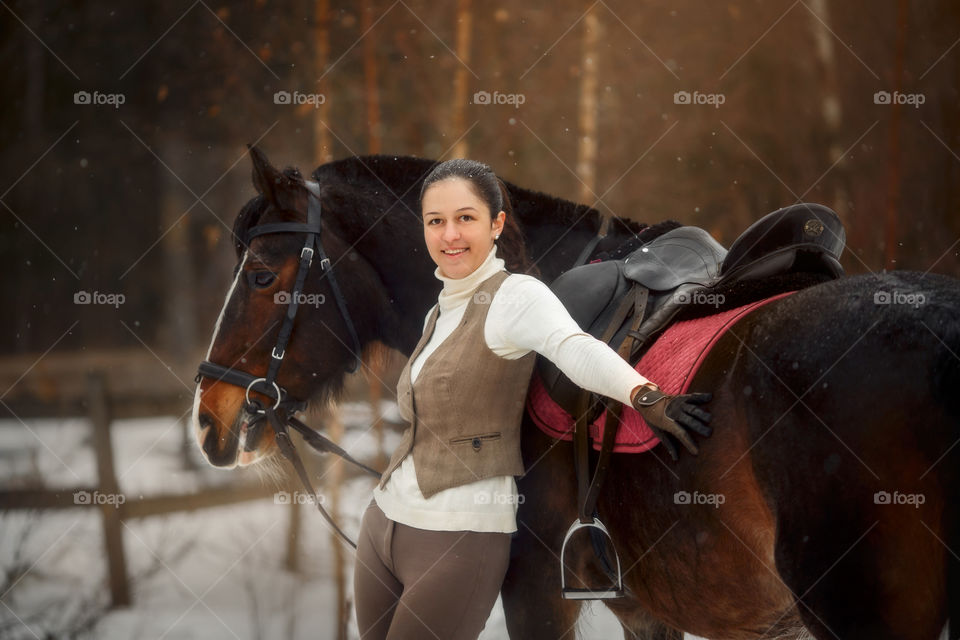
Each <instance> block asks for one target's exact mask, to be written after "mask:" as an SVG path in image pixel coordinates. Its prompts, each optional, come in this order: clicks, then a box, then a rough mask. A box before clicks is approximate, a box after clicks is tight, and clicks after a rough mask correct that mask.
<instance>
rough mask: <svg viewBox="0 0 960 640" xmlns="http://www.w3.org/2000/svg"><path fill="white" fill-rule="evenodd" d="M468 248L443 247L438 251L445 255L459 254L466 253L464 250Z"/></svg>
mask: <svg viewBox="0 0 960 640" xmlns="http://www.w3.org/2000/svg"><path fill="white" fill-rule="evenodd" d="M469 250H470V249H469V248H467V249H443V250H441V251H440V253H442V254H443V255H446V256H459V255H460V254H462V253H466V252H467V251H469Z"/></svg>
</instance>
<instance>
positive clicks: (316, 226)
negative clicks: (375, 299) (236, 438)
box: [194, 186, 380, 548]
mask: <svg viewBox="0 0 960 640" xmlns="http://www.w3.org/2000/svg"><path fill="white" fill-rule="evenodd" d="M307 191H308V193H309V195H308V197H307V198H308V205H307V222H306V223H305V224H304V223H301V222H272V223H266V224H260V225H257V226H255V227H251V228H250V229H249V230H248V231H247V233H246V236H245V237H244V238H243V239H242V240H243V243H244V246H246V247H248V248H249V246H250V242H251V240H253V239H254V238H256V237H257V236H262V235H267V234H272V233H305V234H306V235H307V239H306V242H305V243H304V245H303V248H302V249H301V250H300V265H299V267H298V268H297V278H296V280H295V283H294V285H293V291H292V292H291V294H290V302H289V305H288V306H287V315H286V316H285V317H284V319H283V324H282V325H280V333H279V334H278V335H277V342H276V344H275V345H274V347H273V351H271V352H270V365H269V366H268V368H267V375H266V376H265V377H258V376H254V375H251V374H249V373H247V372H246V371H240V370H238V369H233V368H231V367H225V366H223V365H219V364H215V363H213V362H210V361H209V360H204V361H203V362H201V363H200V367H199V369H198V372H197V376H196V378H195V379H194V380H195V382H197V383H199V382H200V380H201V379H202V378H210V379H211V380H215V381H217V382H225V383H227V384H232V385H234V386H237V387H240V388H242V389H245V390H246V393H245V396H244V397H245V398H246V401H245V403H244V411H246V412H247V413H248V414H250V415H251V416H253V418H252V419H251V420H250V423H249V424H248V426H247V430H248V438H249V437H250V435H251V434H252V432H253V429H255V428H256V427H261V426H262V425H263V422H264V420H265V419H266V420H267V421H269V422H270V425H271V426H272V427H273V431H274V434H275V439H276V442H277V446H278V447H279V448H280V452H281V453H282V454H283V456H284V457H285V458H286V459H287V460H289V461H290V463H291V464H292V465H293V468H294V469H295V470H296V472H297V475H298V476H299V477H300V481H301V482H302V483H303V485H304V487H306V488H307V490H308V491H309V493H310V499H311V500H312V501H313V503H314V504H316V505H317V509H319V510H320V513H321V515H323V517H324V519H326V521H327V522H328V523H329V524H330V526H331V527H333V529H334V531H335V532H336V533H337V534H338V535H339V536H340V537H341V538H343V539H344V540H345V541H346V542H347V543H348V544H349V545H350V546H352V547H353V548H356V547H357V545H356V544H355V543H354V542H353V541H352V540H351V539H350V538H348V537H347V535H346V534H345V533H344V532H343V531H342V530H341V529H340V527H338V526H337V525H336V523H335V522H334V521H333V519H332V518H331V517H330V514H328V513H327V511H326V510H325V509H324V508H323V505H322V504H320V501H319V500H317V492H316V491H315V490H314V488H313V485H312V484H311V483H310V478H309V476H308V475H307V471H306V469H305V468H304V466H303V462H302V461H301V460H300V456H299V454H297V450H296V448H295V447H294V446H293V441H292V440H290V434H289V432H288V431H287V427H288V426H289V427H291V428H293V429H294V430H295V431H297V432H298V433H300V435H301V436H303V439H304V441H305V442H307V444H309V445H310V446H311V447H313V448H314V449H316V450H317V451H320V452H326V453H333V454H335V455H337V456H340V457H341V458H343V459H344V460H346V461H347V462H351V463H353V464H355V465H357V466H358V467H360V468H362V469H364V470H365V471H367V472H368V473H370V474H372V475H373V476H375V477H377V478H379V477H380V473H379V472H377V471H375V470H374V469H371V468H370V467H368V466H366V465H365V464H363V463H361V462H359V461H358V460H356V459H354V458H353V457H352V456H351V455H350V454H348V453H347V452H346V451H344V450H343V449H341V448H340V447H339V446H337V445H336V444H334V443H333V442H332V441H330V440H328V439H327V438H325V437H324V436H322V435H320V434H319V433H317V432H316V431H314V430H313V429H311V428H310V427H308V426H307V425H305V424H304V423H303V422H301V421H300V420H298V419H297V418H296V417H294V415H293V414H294V413H296V412H297V411H301V410H303V409H304V408H305V407H306V405H307V403H306V401H305V400H294V399H292V398H291V397H290V394H288V393H287V390H286V389H284V388H283V387H281V386H280V385H279V384H278V383H277V373H278V372H279V371H280V365H281V364H282V363H283V356H284V355H285V353H286V349H287V343H288V342H289V341H290V334H291V333H292V332H293V321H294V318H296V316H297V310H298V309H299V307H300V298H301V294H302V291H303V285H304V282H305V281H306V279H307V273H308V272H309V271H310V267H311V266H312V265H313V261H314V256H315V255H316V256H317V257H318V258H319V264H320V269H321V270H322V272H323V275H322V276H321V277H326V279H327V281H328V282H329V283H330V289H331V290H332V291H333V298H334V300H335V301H336V303H337V308H338V309H339V311H340V315H341V317H342V318H343V320H344V323H345V324H346V325H347V330H348V331H349V332H350V337H351V338H352V339H353V346H354V350H353V356H354V361H353V364H352V365H351V367H350V369H349V370H348V372H349V373H353V372H354V371H356V370H357V368H358V367H359V366H360V339H359V338H358V337H357V331H356V329H355V328H354V326H353V321H352V320H351V319H350V313H349V312H348V311H347V304H346V302H345V301H344V299H343V294H342V293H341V292H340V287H339V286H338V285H337V280H336V278H334V276H333V267H332V265H331V264H330V259H329V258H327V256H326V254H324V252H323V245H321V244H320V233H321V227H320V213H321V208H320V196H319V194H318V193H316V192H315V191H314V189H312V188H311V187H310V186H307ZM251 391H255V392H257V393H260V394H263V395H265V396H267V397H268V398H270V399H271V400H272V401H273V406H268V407H264V406H263V405H262V403H261V402H260V401H259V400H258V399H256V398H251V397H250V392H251ZM278 410H282V412H283V417H284V419H283V420H281V419H280V416H278V415H277V411H278Z"/></svg>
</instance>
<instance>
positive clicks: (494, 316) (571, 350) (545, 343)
mask: <svg viewBox="0 0 960 640" xmlns="http://www.w3.org/2000/svg"><path fill="white" fill-rule="evenodd" d="M508 283H509V285H510V286H508ZM484 337H485V339H486V341H487V345H488V346H489V347H490V349H491V350H493V352H494V353H496V354H497V355H499V356H501V357H505V358H519V357H521V356H523V355H525V354H527V353H529V352H530V351H536V352H537V353H539V354H540V355H542V356H544V357H545V358H547V359H549V360H550V361H551V362H553V363H554V364H555V365H556V366H557V368H559V369H560V370H561V371H562V372H563V373H564V374H565V375H566V376H567V377H568V378H570V380H572V381H573V382H574V384H576V385H577V386H579V387H582V388H584V389H587V390H589V391H593V392H594V393H598V394H601V395H605V396H607V397H609V398H613V399H614V400H619V401H620V402H622V403H624V404H627V405H630V406H632V407H634V408H635V409H636V410H637V411H639V412H640V415H642V416H643V418H644V420H645V421H646V422H647V424H648V425H649V426H650V427H651V429H653V431H654V433H655V434H656V435H657V437H658V438H659V439H660V441H661V442H662V443H663V444H664V447H666V449H667V451H668V452H669V454H670V455H671V457H673V459H674V460H676V459H677V452H676V446H675V444H674V442H673V441H672V438H676V439H678V440H679V441H680V442H681V443H682V444H683V445H684V447H685V448H686V449H687V450H688V451H690V452H691V453H693V454H696V453H697V452H698V449H697V446H696V443H695V442H694V441H693V439H692V438H691V437H690V434H689V433H688V432H689V431H693V432H695V433H697V434H699V435H701V436H709V435H710V433H711V430H710V427H709V426H708V423H709V422H710V414H709V413H708V412H706V411H705V410H703V409H701V408H700V407H699V405H702V404H703V403H705V402H707V401H709V399H710V394H688V395H682V396H668V395H666V394H664V393H662V392H661V391H660V390H659V388H658V387H657V385H656V384H654V383H653V382H651V381H649V380H647V379H646V378H645V377H643V376H642V375H641V374H639V373H638V372H637V371H636V370H634V368H633V367H631V366H630V365H629V364H628V363H627V362H626V361H624V360H623V359H622V358H621V357H620V356H619V355H617V353H616V351H614V350H613V349H611V348H610V346H609V345H607V344H606V343H604V342H602V341H600V340H597V339H596V338H594V337H593V336H591V335H590V334H588V333H586V332H585V331H583V330H582V329H581V328H580V327H579V326H578V325H577V323H576V321H575V320H574V319H573V318H571V317H570V314H569V313H568V312H567V309H566V307H564V306H563V303H561V302H560V300H559V299H558V298H557V297H556V296H555V295H554V293H553V292H552V291H550V289H549V288H548V287H547V286H546V285H545V284H543V283H542V282H540V281H539V280H536V279H534V278H529V277H523V278H516V279H513V282H511V279H508V280H507V281H505V282H504V284H503V285H501V289H500V291H498V292H497V295H495V296H494V298H493V301H492V302H491V307H490V311H489V313H488V315H487V323H486V326H485V327H484Z"/></svg>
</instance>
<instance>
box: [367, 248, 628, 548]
mask: <svg viewBox="0 0 960 640" xmlns="http://www.w3.org/2000/svg"><path fill="white" fill-rule="evenodd" d="M496 253H497V247H496V245H494V247H493V248H492V249H491V250H490V253H489V254H488V255H487V257H486V259H485V260H484V262H483V263H482V264H481V265H480V266H479V267H477V269H476V270H474V271H473V273H471V274H470V275H468V276H465V277H463V278H459V279H454V278H448V277H446V276H444V275H442V274H441V273H440V269H439V267H438V268H437V269H436V270H435V271H434V275H435V276H436V277H437V278H438V279H439V280H440V281H442V282H443V291H441V292H440V297H439V300H438V302H437V304H439V305H440V313H439V315H438V317H437V322H436V326H435V327H434V330H433V335H432V336H431V337H430V340H429V342H427V344H426V345H425V346H424V348H423V349H422V350H421V351H420V353H419V355H418V356H417V359H416V360H415V361H414V362H413V363H412V364H411V366H410V381H411V384H412V383H413V381H414V380H416V379H417V375H418V374H419V373H420V369H421V368H422V367H423V363H424V362H426V360H427V358H428V357H429V356H430V354H431V353H433V351H434V350H435V349H436V348H437V347H438V346H439V345H440V343H442V342H443V341H444V340H445V339H446V338H447V336H449V335H450V334H451V333H452V332H453V330H454V329H455V328H456V327H457V325H458V324H459V323H460V320H462V319H463V314H464V311H466V308H467V303H468V302H469V301H470V298H471V297H472V296H473V294H474V291H475V290H476V288H477V287H478V286H479V285H480V283H481V282H483V281H484V280H486V279H487V278H489V277H490V276H492V275H494V274H496V273H497V272H499V271H502V270H503V269H504V261H503V259H502V258H498V257H497V256H496ZM432 312H433V308H432V307H431V309H430V311H428V312H427V315H426V318H425V319H424V329H426V323H427V320H429V318H430V314H431V313H432ZM483 337H484V340H485V341H486V344H487V347H489V348H490V350H491V351H493V353H495V354H496V355H498V356H500V357H501V358H507V359H508V360H515V359H517V358H521V357H523V356H525V355H526V354H528V353H530V352H531V351H536V352H537V353H539V354H540V355H542V356H544V357H546V358H547V359H549V360H550V361H551V362H553V363H554V364H555V365H557V368H558V369H560V370H561V371H562V372H563V373H564V374H566V376H567V377H568V378H570V379H571V380H572V381H573V382H574V383H575V384H577V385H578V386H580V387H583V388H585V389H589V390H590V391H593V392H595V393H599V394H601V395H605V396H607V397H610V398H613V399H615V400H619V401H620V402H623V403H624V404H626V405H628V406H629V405H630V393H631V391H633V389H634V388H636V387H637V386H639V385H642V384H644V383H646V382H647V379H646V378H644V377H643V376H642V375H640V374H639V373H637V372H636V371H635V370H634V369H633V367H631V366H630V365H629V364H627V363H626V362H625V361H624V360H623V359H622V358H620V356H618V355H617V353H616V352H615V351H614V350H613V349H611V348H610V347H609V346H608V345H607V344H606V343H604V342H601V341H600V340H597V339H596V338H594V337H593V336H591V335H590V334H588V333H585V332H584V331H582V330H581V329H580V327H579V326H578V325H577V323H576V321H574V319H573V318H571V317H570V314H569V313H568V312H567V310H566V308H565V307H564V306H563V304H562V303H561V302H560V300H558V299H557V297H556V296H555V295H554V294H553V292H552V291H551V290H550V289H549V288H548V287H547V285H545V284H544V283H542V282H541V281H539V280H537V279H536V278H534V277H532V276H528V275H523V274H517V273H514V274H511V275H510V276H508V277H507V278H506V280H504V281H503V283H502V284H501V285H500V288H499V289H498V290H497V292H496V293H495V294H494V297H493V300H492V301H491V302H490V309H489V310H488V311H487V318H486V322H485V324H484V326H483ZM464 375H469V372H468V371H466V370H465V371H464ZM403 418H404V419H405V420H407V421H412V420H413V416H407V415H404V416H403ZM572 472H573V471H572V470H571V473H572ZM373 495H374V499H375V500H376V501H377V505H378V506H379V507H380V509H382V510H383V512H384V514H386V516H387V517H388V518H390V519H391V520H393V521H395V522H400V523H403V524H406V525H408V526H411V527H417V528H418V529H430V530H433V531H463V530H469V531H494V532H503V533H512V532H513V531H516V530H517V520H516V513H517V506H518V504H519V502H521V501H522V500H523V499H524V498H523V496H518V494H517V484H516V482H515V481H514V479H513V476H499V477H495V478H485V479H483V480H478V481H476V482H471V483H469V484H465V485H461V486H458V487H452V488H450V489H445V490H443V491H440V492H438V493H436V494H434V495H433V496H431V497H430V498H424V497H423V494H422V493H421V492H420V486H419V484H418V483H417V475H416V469H415V467H414V463H413V456H412V455H407V457H406V458H404V459H403V462H402V463H401V464H400V466H399V467H398V468H397V469H396V470H394V472H393V473H392V474H391V475H390V479H389V480H388V481H387V484H386V486H385V487H384V488H383V489H382V490H381V489H380V488H379V487H377V488H375V489H374V491H373Z"/></svg>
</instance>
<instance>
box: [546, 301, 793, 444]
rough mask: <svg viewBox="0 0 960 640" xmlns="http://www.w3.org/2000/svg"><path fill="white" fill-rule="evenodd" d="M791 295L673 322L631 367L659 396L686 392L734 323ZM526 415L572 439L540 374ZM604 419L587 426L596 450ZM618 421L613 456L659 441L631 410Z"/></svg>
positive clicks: (567, 418) (570, 426) (565, 418)
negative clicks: (653, 384)
mask: <svg viewBox="0 0 960 640" xmlns="http://www.w3.org/2000/svg"><path fill="white" fill-rule="evenodd" d="M791 293H793V292H788V293H781V294H780V295H776V296H773V297H771V298H766V299H765V300H759V301H757V302H752V303H750V304H747V305H744V306H742V307H737V308H736V309H730V310H728V311H722V312H720V313H717V314H714V315H712V316H707V317H705V318H697V319H695V320H685V321H683V322H677V323H676V324H674V325H673V326H671V327H669V328H668V329H667V330H666V331H664V332H663V334H662V335H661V336H660V337H659V338H657V340H656V342H654V343H653V346H651V347H650V349H648V350H647V352H646V353H645V354H644V355H643V357H642V358H641V359H640V362H638V363H637V367H636V369H637V371H639V372H640V373H641V374H643V376H644V377H646V378H647V379H649V380H652V381H654V382H656V383H657V384H658V385H660V388H661V389H662V390H663V392H664V393H667V394H670V395H675V394H679V393H686V392H687V391H688V389H689V385H690V381H691V380H692V379H693V376H694V374H696V373H697V370H698V369H699V368H700V365H701V364H702V363H703V361H704V360H705V359H706V357H707V355H708V354H709V353H710V350H711V349H712V348H713V346H714V345H715V344H716V343H717V341H718V340H719V339H720V337H721V336H723V334H724V333H726V332H727V330H728V329H729V328H730V327H732V326H733V325H734V323H736V322H738V321H739V320H741V319H742V318H744V317H746V316H747V315H748V314H749V313H751V312H752V311H755V310H756V309H759V308H760V307H762V306H764V305H765V304H768V303H770V302H773V301H774V300H778V299H780V298H783V297H784V296H788V295H790V294H791ZM693 391H712V389H694V390H693ZM527 413H529V414H530V417H531V418H533V421H534V422H535V423H536V425H537V426H538V427H539V428H540V430H541V431H543V432H544V433H546V434H547V435H548V436H550V437H552V438H559V439H561V440H572V439H573V423H574V420H573V418H572V417H571V416H570V414H569V413H567V412H566V411H564V410H563V409H562V408H561V407H560V405H558V404H557V403H556V402H554V401H553V399H552V398H551V397H550V396H549V395H548V394H547V390H546V388H545V387H544V386H543V382H542V381H541V380H540V376H539V375H538V374H536V373H534V375H533V378H532V379H531V381H530V388H529V390H528V391H527ZM606 417H607V416H606V412H603V413H602V414H601V415H600V417H599V418H597V419H596V420H595V421H594V422H593V423H591V424H590V437H591V439H592V440H593V448H594V449H597V450H598V451H599V449H600V443H601V442H602V440H603V429H604V424H605V421H606ZM620 419H621V425H620V430H619V431H618V432H617V439H616V442H615V444H614V447H613V450H614V452H616V453H640V452H643V451H647V450H649V449H652V448H653V447H655V446H656V445H657V444H658V443H659V442H660V441H659V440H658V439H657V438H656V436H654V435H653V432H652V431H651V430H650V427H648V426H647V423H646V422H644V420H643V418H641V417H640V414H639V413H637V411H636V410H635V409H634V408H633V407H624V408H623V413H622V415H621V418H620Z"/></svg>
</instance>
